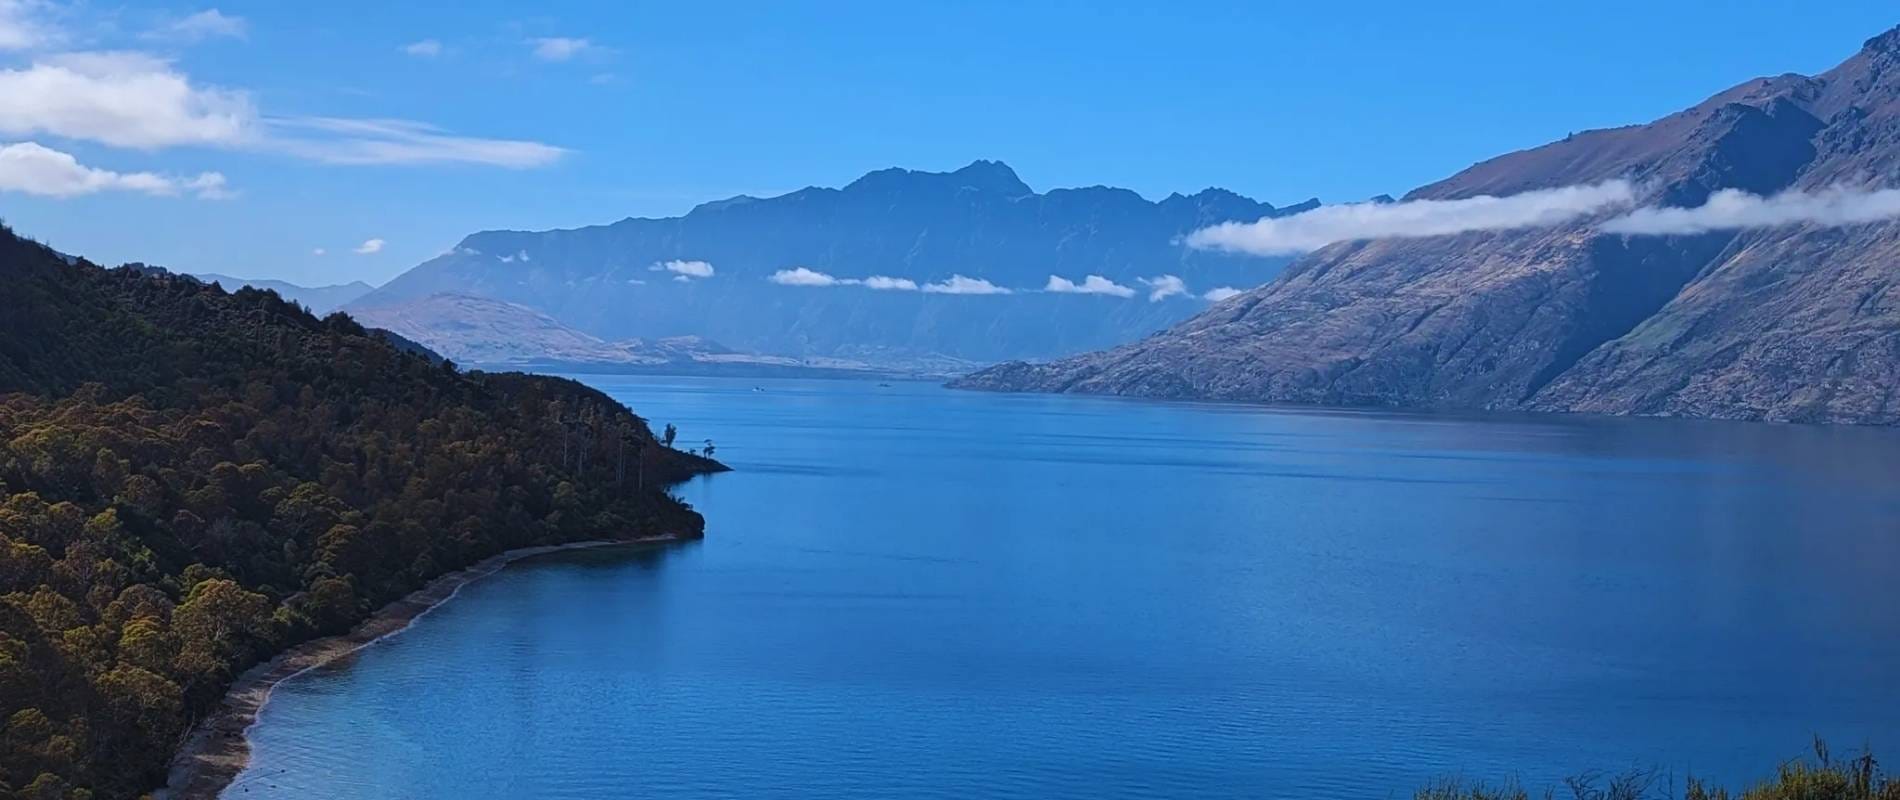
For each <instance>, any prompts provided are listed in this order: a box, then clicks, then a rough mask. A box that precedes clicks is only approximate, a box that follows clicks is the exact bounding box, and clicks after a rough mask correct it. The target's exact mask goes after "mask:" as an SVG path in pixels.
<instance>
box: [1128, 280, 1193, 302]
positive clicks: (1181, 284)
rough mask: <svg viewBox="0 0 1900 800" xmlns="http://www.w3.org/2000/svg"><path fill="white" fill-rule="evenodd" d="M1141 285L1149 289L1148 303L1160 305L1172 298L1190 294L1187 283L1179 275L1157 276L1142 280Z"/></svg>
mask: <svg viewBox="0 0 1900 800" xmlns="http://www.w3.org/2000/svg"><path fill="white" fill-rule="evenodd" d="M1140 280H1141V284H1142V285H1143V286H1146V287H1148V302H1150V303H1158V302H1160V301H1162V300H1166V299H1168V298H1170V297H1175V296H1177V295H1184V294H1187V293H1188V288H1187V281H1184V280H1181V278H1180V276H1177V275H1157V276H1155V277H1152V278H1141V279H1140Z"/></svg>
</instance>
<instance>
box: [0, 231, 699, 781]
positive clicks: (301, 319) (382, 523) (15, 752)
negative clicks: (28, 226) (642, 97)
mask: <svg viewBox="0 0 1900 800" xmlns="http://www.w3.org/2000/svg"><path fill="white" fill-rule="evenodd" d="M715 469H721V467H719V466H718V465H717V464H716V463H714V462H712V461H710V460H707V459H702V458H699V457H697V456H693V455H688V454H684V453H679V452H676V451H673V450H671V449H668V448H664V447H662V446H661V445H660V444H659V443H657V442H656V441H655V440H654V438H653V435H652V433H651V431H650V430H649V429H648V427H647V425H646V423H645V421H644V420H642V419H640V418H639V417H637V416H635V415H633V414H632V413H631V412H629V411H628V410H627V409H626V408H624V407H622V406H620V405H619V404H618V403H616V402H614V401H613V400H611V399H609V398H607V397H606V396H605V395H602V394H600V393H598V392H595V391H593V390H591V389H588V388H586V387H584V386H581V385H580V384H577V383H574V382H571V381H565V380H559V379H553V378H544V377H531V376H524V375H514V374H482V373H463V372H460V371H457V370H456V369H455V368H454V367H453V365H449V364H432V363H431V362H430V360H429V359H428V358H426V357H425V356H422V355H417V354H413V353H409V352H404V351H402V350H399V349H398V348H397V347H395V346H393V345H392V344H390V343H389V342H388V341H387V340H385V339H384V338H382V337H379V336H375V335H372V334H371V333H369V332H367V331H366V330H365V329H364V328H363V327H361V326H360V325H358V324H356V323H355V322H353V321H351V320H350V319H349V318H348V317H346V316H343V315H340V314H338V315H332V316H329V317H326V318H323V319H318V318H316V317H314V316H311V315H310V314H308V313H306V312H304V311H303V310H301V309H300V308H298V307H297V306H295V305H293V304H291V303H288V302H286V301H284V300H283V299H282V298H280V297H279V296H277V295H276V294H275V293H272V292H265V291H258V290H253V289H243V290H240V291H238V292H237V293H235V294H225V293H223V292H222V291H220V290H218V289H215V288H212V287H208V286H205V285H201V284H198V283H196V282H194V281H190V280H186V279H181V278H177V277H170V276H164V275H146V274H140V273H139V272H137V271H135V270H125V269H121V270H105V269H101V268H99V267H97V266H94V265H91V264H88V263H85V262H83V261H81V262H79V263H77V264H68V263H66V262H65V261H63V260H61V259H60V258H58V257H57V255H56V254H55V253H53V251H51V250H48V249H46V248H44V247H41V246H40V245H37V244H35V243H32V242H29V241H25V240H23V239H20V238H18V237H16V236H15V235H13V234H12V233H11V232H10V231H4V230H0V723H4V726H3V727H0V795H7V796H19V797H31V798H36V799H37V798H87V797H96V798H117V797H133V796H137V795H139V794H141V793H143V792H145V791H147V790H149V789H151V788H153V787H155V786H157V785H158V784H160V783H161V782H162V781H163V776H164V771H165V765H166V762H167V760H168V758H169V757H170V755H171V753H172V752H173V750H174V749H175V747H176V746H177V744H178V743H179V741H180V739H181V737H182V736H183V735H184V733H185V732H186V731H187V730H188V728H189V726H190V725H191V724H192V722H193V721H194V720H195V719H196V718H198V717H199V716H200V715H202V714H203V713H205V712H206V711H207V710H208V709H209V708H210V707H211V706H212V705H213V704H214V703H215V702H216V700H217V699H218V698H219V697H220V696H221V695H222V693H223V691H224V689H225V687H226V686H227V685H228V684H229V682H230V681H231V680H232V678H233V677H234V676H236V675H237V674H238V673H240V672H242V671H243V670H244V669H246V668H247V667H249V666H251V665H252V664H254V663H256V662H258V661H259V660H261V659H265V658H268V657H269V656H270V655H271V654H272V653H274V652H276V651H278V650H280V649H282V648H284V647H286V646H288V645H290V644H293V643H296V642H299V641H302V640H306V639H309V638H311V637H314V636H318V635H323V634H328V633H334V632H340V631H343V630H346V629H348V628H349V627H350V626H352V625H353V624H354V623H356V622H357V621H359V620H361V619H362V618H364V617H365V616H366V615H367V614H368V613H369V612H370V610H372V609H374V608H376V607H378V606H379V605H382V604H384V603H386V602H388V601H390V600H392V599H395V598H397V597H400V596H402V595H404V594H406V593H408V592H409V591H411V590H413V589H415V588H417V587H418V586H420V585H422V584H423V583H424V582H426V581H427V580H428V579H430V578H432V577H434V576H436V575H439V574H441V573H444V572H447V571H450V570H454V569H457V568H460V567H462V566H465V565H468V564H470V563H473V562H475V561H478V560H480V559H482V558H484V557H486V556H489V555H492V554H494V553H497V552H500V551H502V550H506V549H509V548H514V547H521V546H527V545H534V544H547V543H556V542H563V541H574V540H582V539H598V538H620V537H633V536H638V535H646V534H658V533H674V534H680V535H685V536H696V535H698V534H699V532H700V531H701V526H702V521H701V519H700V518H699V515H698V514H696V513H695V512H693V511H692V510H691V509H689V508H687V507H686V506H685V505H683V504H682V503H680V502H678V501H676V500H674V499H672V498H671V497H669V496H668V495H667V494H666V493H665V492H664V490H663V488H661V487H663V486H664V485H665V483H666V482H667V481H670V480H677V479H681V478H684V477H687V476H689V475H691V474H693V473H696V472H702V471H710V470H715Z"/></svg>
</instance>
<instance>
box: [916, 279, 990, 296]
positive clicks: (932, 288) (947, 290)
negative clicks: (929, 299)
mask: <svg viewBox="0 0 1900 800" xmlns="http://www.w3.org/2000/svg"><path fill="white" fill-rule="evenodd" d="M920 288H921V289H922V290H923V291H925V292H929V293H931V294H1009V293H1010V290H1009V289H1005V288H1003V287H1001V286H997V285H996V284H994V283H990V282H989V281H986V280H983V279H982V278H966V277H964V276H962V275H951V276H950V277H949V279H947V280H942V281H938V282H936V283H926V284H924V285H923V286H922V287H920Z"/></svg>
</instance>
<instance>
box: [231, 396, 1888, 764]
mask: <svg viewBox="0 0 1900 800" xmlns="http://www.w3.org/2000/svg"><path fill="white" fill-rule="evenodd" d="M583 379H584V380H586V381H588V382H589V383H591V384H593V385H595V386H597V387H599V388H601V389H603V390H605V391H607V392H609V393H611V394H613V395H614V396H615V397H617V398H619V399H621V400H622V401H624V402H626V403H627V404H628V405H630V406H631V407H633V408H634V410H635V411H637V412H639V413H641V414H642V415H644V416H647V417H649V418H650V419H651V420H653V421H654V423H655V426H656V427H658V425H660V424H663V423H666V422H672V423H675V424H677V425H678V426H679V428H680V431H681V438H682V440H684V441H688V442H694V443H697V442H698V441H699V440H700V439H702V438H712V439H714V440H716V442H717V445H718V454H719V456H720V458H721V459H722V460H725V461H727V462H728V463H730V464H731V465H732V466H733V467H735V468H736V469H737V471H736V472H733V473H730V474H724V475H718V476H713V477H709V478H702V479H698V480H696V481H694V482H692V483H690V484H687V485H684V486H682V487H680V488H679V492H680V493H681V495H682V496H684V497H685V498H687V499H689V500H690V501H691V502H692V503H693V504H694V505H695V506H696V507H697V508H699V509H700V510H701V511H702V512H703V513H705V514H706V517H707V520H708V525H707V538H706V539H705V540H704V541H703V542H696V543H691V544H687V545H683V546H678V547H672V548H668V549H664V550H659V551H649V552H627V551H618V552H608V551H586V552H579V553H568V554H561V555H556V556H552V557H546V558H541V559H536V560H531V561H526V562H522V563H520V564H517V565H516V566H513V567H510V568H509V569H506V570H504V571H502V572H501V573H499V574H497V575H495V576H494V577H492V578H489V579H487V580H485V581H482V582H479V583H476V584H473V585H470V586H468V587H466V588H465V589H464V590H463V591H462V592H461V594H460V596H459V597H458V598H457V599H455V600H454V601H453V602H450V603H448V604H446V605H444V606H442V607H440V608H438V609H437V610H435V611H434V612H432V613H430V614H428V615H426V616H424V617H422V618H421V619H420V620H419V621H418V622H417V623H416V624H415V625H414V626H413V627H412V628H411V629H410V630H408V631H407V632H405V633H403V634H401V635H399V636H397V637H394V638H391V639H388V640H385V641H384V642H382V643H379V644H378V645H376V646H373V647H370V648H368V649H366V650H364V651H363V652H362V653H360V654H359V655H358V656H357V657H355V658H353V659H350V660H349V661H348V662H347V663H345V664H342V665H338V666H334V667H330V668H325V669H322V670H319V671H315V672H311V673H306V674H305V675H302V676H300V677H298V678H296V679H294V680H291V681H289V682H286V683H285V684H283V685H281V686H280V687H279V688H278V690H277V692H276V694H275V695H274V697H273V699H272V700H271V701H270V703H269V704H268V705H267V706H266V708H265V711H264V714H263V715H262V717H261V720H260V723H259V724H258V725H257V727H255V728H254V729H253V731H252V736H253V741H254V743H255V749H256V752H255V758H254V760H253V764H252V768H251V769H250V770H249V771H248V772H246V773H245V774H244V775H242V776H240V778H239V780H238V782H237V783H235V784H234V785H233V787H232V788H231V789H230V790H229V791H227V793H226V796H227V797H245V798H250V797H261V798H300V799H301V798H310V799H312V800H314V799H316V798H325V799H326V800H327V799H328V798H418V797H443V798H476V799H486V798H495V799H496V800H500V799H501V798H509V799H510V800H514V799H517V798H598V797H651V798H708V797H736V798H892V797H905V798H912V797H916V798H927V797H941V798H985V797H996V798H1151V797H1152V798H1163V797H1167V798H1175V797H1179V798H1187V797H1193V798H1243V797H1244V798H1255V797H1267V798H1355V799H1357V798H1386V797H1409V796H1410V794H1411V792H1412V790H1413V789H1414V788H1416V787H1418V786H1419V785H1421V784H1424V783H1426V782H1428V781H1430V780H1432V779H1434V778H1437V777H1442V776H1447V775H1454V774H1457V775H1464V776H1468V777H1481V778H1486V779H1501V778H1506V777H1509V776H1512V775H1516V776H1519V777H1521V778H1522V779H1523V780H1524V781H1526V782H1528V783H1531V784H1534V785H1538V786H1543V785H1548V784H1550V783H1551V782H1553V781H1555V780H1557V779H1559V778H1561V777H1562V776H1565V775H1569V774H1573V773H1577V772H1581V771H1584V770H1590V769H1602V770H1612V771H1613V770H1617V769H1621V768H1626V767H1630V766H1632V765H1660V766H1663V767H1667V768H1669V769H1671V770H1673V771H1674V772H1675V774H1676V775H1677V776H1678V780H1679V779H1680V776H1681V775H1683V774H1685V773H1688V772H1694V773H1696V774H1698V775H1704V776H1711V777H1714V778H1718V779H1722V780H1725V781H1731V782H1736V781H1740V780H1742V779H1745V778H1754V777H1764V776H1766V774H1767V773H1768V772H1769V771H1771V770H1772V769H1773V768H1774V766H1775V765H1776V764H1777V763H1779V762H1780V761H1782V760H1783V759H1786V758H1789V757H1792V756H1797V755H1800V754H1802V753H1803V752H1805V751H1806V748H1807V747H1808V745H1809V742H1810V739H1811V737H1812V736H1813V735H1817V734H1818V735H1821V736H1824V737H1826V738H1828V739H1829V740H1830V741H1831V742H1832V743H1833V744H1834V745H1835V750H1836V751H1837V752H1840V751H1845V750H1848V749H1851V748H1858V747H1859V746H1860V745H1862V744H1863V743H1872V744H1873V745H1874V747H1875V749H1876V750H1877V751H1879V750H1882V749H1884V750H1886V751H1887V752H1900V692H1896V691H1894V679H1895V677H1896V676H1897V675H1900V579H1896V574H1900V573H1896V565H1900V432H1895V431H1888V430H1868V429H1850V428H1814V427H1799V426H1773V425H1754V424H1737V423H1708V422H1683V421H1658V420H1602V419H1584V418H1565V417H1484V418H1456V417H1444V416H1427V415H1393V414H1377V413H1350V412H1317V411H1285V410H1270V409H1259V408H1243V407H1229V406H1205V405H1200V406H1197V405H1176V404H1161V403H1141V402H1131V401H1123V400H1112V399H1092V398H1076V397H1061V398H1054V397H1037V396H1002V395H987V394H974V393H962V392H952V391H948V390H944V389H941V388H938V387H935V386H931V385H927V384H916V383H896V384H894V385H892V386H879V385H877V384H875V383H866V382H852V381H751V380H725V379H690V378H657V377H601V376H586V377H583ZM755 387H756V389H755Z"/></svg>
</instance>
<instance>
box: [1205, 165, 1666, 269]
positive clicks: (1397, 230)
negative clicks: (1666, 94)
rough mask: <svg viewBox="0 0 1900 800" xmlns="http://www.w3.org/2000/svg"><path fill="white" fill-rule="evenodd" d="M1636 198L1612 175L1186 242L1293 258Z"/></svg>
mask: <svg viewBox="0 0 1900 800" xmlns="http://www.w3.org/2000/svg"><path fill="white" fill-rule="evenodd" d="M1634 202H1635V190H1634V189H1633V188H1631V186H1630V183H1629V182H1628V181H1622V180H1612V181H1604V182H1602V183H1596V184H1588V185H1583V186H1565V187H1562V188H1557V189H1539V190H1536V191H1529V192H1522V193H1520V194H1513V195H1506V196H1503V197H1495V196H1491V195H1483V196H1480V197H1471V198H1466V199H1463V200H1408V201H1404V202H1399V203H1350V204H1347V205H1338V206H1322V207H1320V208H1316V209H1313V210H1312V211H1306V212H1303V213H1299V214H1294V215H1292V216H1288V217H1279V218H1267V219H1262V220H1259V221H1256V222H1225V223H1222V224H1219V225H1215V226H1213V227H1209V228H1202V229H1200V230H1198V231H1195V232H1193V233H1191V234H1188V237H1187V244H1188V246H1189V247H1195V248H1200V249H1204V250H1223V251H1229V252H1237V253H1248V254H1252V255H1289V254H1295V253H1305V252H1310V251H1313V250H1318V249H1319V248H1321V247H1325V246H1326V245H1329V244H1332V243H1334V242H1345V241H1353V240H1358V239H1385V238H1419V237H1426V236H1445V235H1448V234H1454V233H1468V232H1472V231H1501V230H1513V229H1518V228H1540V227H1549V226H1552V225H1561V224H1563V223H1565V222H1569V221H1571V220H1575V219H1578V218H1580V217H1585V216H1589V215H1591V214H1596V213H1600V212H1603V211H1607V210H1610V209H1614V208H1617V207H1620V206H1627V205H1631V204H1633V203H1634Z"/></svg>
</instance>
